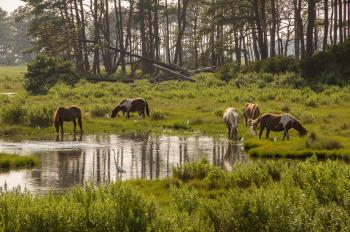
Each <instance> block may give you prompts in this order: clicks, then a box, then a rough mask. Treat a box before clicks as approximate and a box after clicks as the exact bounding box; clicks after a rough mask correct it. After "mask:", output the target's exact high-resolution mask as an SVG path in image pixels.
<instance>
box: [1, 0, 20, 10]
mask: <svg viewBox="0 0 350 232" xmlns="http://www.w3.org/2000/svg"><path fill="white" fill-rule="evenodd" d="M21 5H24V3H23V2H22V1H20V0H0V7H1V8H2V9H4V10H6V11H8V12H12V11H14V10H15V9H16V8H17V7H19V6H21Z"/></svg>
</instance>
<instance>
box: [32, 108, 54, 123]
mask: <svg viewBox="0 0 350 232" xmlns="http://www.w3.org/2000/svg"><path fill="white" fill-rule="evenodd" d="M53 113H54V110H53V108H52V107H47V106H37V107H34V108H32V109H31V110H30V111H29V114H28V120H29V123H30V125H31V126H39V127H48V126H51V125H52V122H53Z"/></svg>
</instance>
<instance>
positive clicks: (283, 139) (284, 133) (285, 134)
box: [282, 131, 286, 141]
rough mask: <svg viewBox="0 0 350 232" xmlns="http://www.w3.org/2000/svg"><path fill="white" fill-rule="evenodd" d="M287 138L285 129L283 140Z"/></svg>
mask: <svg viewBox="0 0 350 232" xmlns="http://www.w3.org/2000/svg"><path fill="white" fill-rule="evenodd" d="M285 138H286V132H285V131H284V132H283V139H282V140H283V141H284V139H285Z"/></svg>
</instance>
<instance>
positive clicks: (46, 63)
mask: <svg viewBox="0 0 350 232" xmlns="http://www.w3.org/2000/svg"><path fill="white" fill-rule="evenodd" d="M58 81H62V82H64V83H65V84H68V85H74V84H75V83H77V82H78V81H79V77H78V76H77V75H76V74H75V73H74V70H73V65H72V64H71V63H70V62H69V61H64V60H61V59H59V58H56V57H47V56H45V55H38V56H37V57H36V58H35V59H34V60H33V61H32V62H31V63H30V64H28V72H27V73H26V74H25V85H24V86H25V88H26V90H27V91H29V92H32V93H46V92H47V91H48V90H49V89H50V88H51V87H52V86H54V85H55V84H56V83H57V82H58Z"/></svg>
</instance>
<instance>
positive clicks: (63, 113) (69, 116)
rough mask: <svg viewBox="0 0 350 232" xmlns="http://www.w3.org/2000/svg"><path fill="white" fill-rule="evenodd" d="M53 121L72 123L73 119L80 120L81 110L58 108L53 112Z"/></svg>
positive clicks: (77, 108)
mask: <svg viewBox="0 0 350 232" xmlns="http://www.w3.org/2000/svg"><path fill="white" fill-rule="evenodd" d="M54 118H55V121H57V120H63V121H72V120H74V119H75V118H81V109H80V108H79V107H78V106H74V105H73V106H70V107H68V108H66V107H63V106H59V107H58V108H57V110H56V112H55V116H54Z"/></svg>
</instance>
